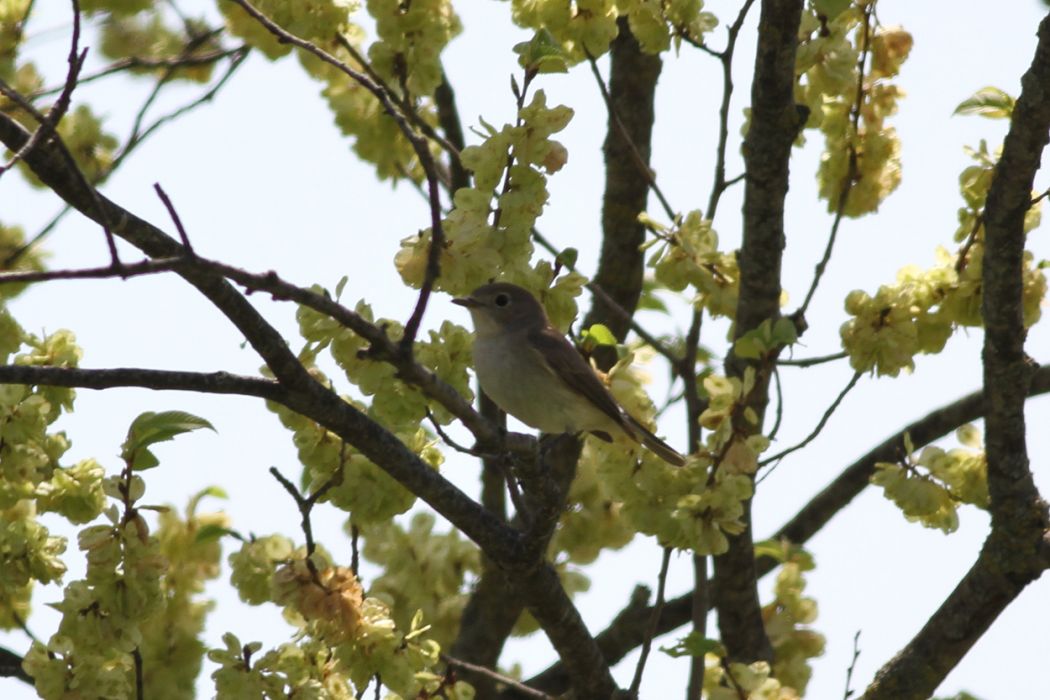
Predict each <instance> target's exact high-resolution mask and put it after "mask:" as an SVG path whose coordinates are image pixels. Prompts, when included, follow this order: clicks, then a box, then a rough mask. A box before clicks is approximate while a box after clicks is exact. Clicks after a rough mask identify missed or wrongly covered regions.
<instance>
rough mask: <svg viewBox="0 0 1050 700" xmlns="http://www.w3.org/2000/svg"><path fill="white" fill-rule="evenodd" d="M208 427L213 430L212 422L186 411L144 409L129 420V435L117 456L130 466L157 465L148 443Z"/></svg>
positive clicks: (145, 466)
mask: <svg viewBox="0 0 1050 700" xmlns="http://www.w3.org/2000/svg"><path fill="white" fill-rule="evenodd" d="M200 428H208V429H209V430H212V431H214V430H215V428H214V426H212V424H211V423H209V422H208V421H206V420H205V419H203V418H200V417H198V416H195V415H193V414H192V413H186V412H185V411H162V412H161V413H154V412H153V411H146V412H145V413H142V414H140V415H139V417H138V418H136V419H135V420H133V421H132V422H131V427H130V428H128V436H127V438H125V440H124V444H123V445H121V448H120V456H121V458H122V459H123V460H124V461H125V462H128V461H130V462H131V468H132V469H149V468H151V467H155V466H157V464H159V462H158V461H157V458H156V456H154V455H153V453H152V452H150V450H149V446H150V445H154V444H156V443H158V442H165V441H167V440H171V439H172V438H174V437H175V436H176V435H181V434H183V433H188V432H190V431H191V430H199V429H200Z"/></svg>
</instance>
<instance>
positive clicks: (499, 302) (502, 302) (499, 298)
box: [496, 294, 510, 306]
mask: <svg viewBox="0 0 1050 700" xmlns="http://www.w3.org/2000/svg"><path fill="white" fill-rule="evenodd" d="M509 302H510V297H508V296H507V295H506V294H497V295H496V306H506V305H507V304H508V303H509Z"/></svg>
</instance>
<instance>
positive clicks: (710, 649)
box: [660, 632, 726, 659]
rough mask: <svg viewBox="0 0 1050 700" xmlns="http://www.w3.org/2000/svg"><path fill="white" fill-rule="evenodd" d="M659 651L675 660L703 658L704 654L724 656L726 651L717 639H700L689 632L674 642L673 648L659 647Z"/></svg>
mask: <svg viewBox="0 0 1050 700" xmlns="http://www.w3.org/2000/svg"><path fill="white" fill-rule="evenodd" d="M660 651H662V652H663V653H665V654H667V655H668V656H672V657H674V658H676V659H677V658H678V657H681V656H699V657H703V656H704V655H705V654H715V655H716V656H725V655H726V649H725V647H724V646H722V642H720V641H718V640H717V639H708V638H707V637H701V636H700V635H698V634H697V633H696V632H690V633H689V634H688V635H686V636H685V637H683V638H681V639H679V640H678V641H677V642H675V644H674V646H671V647H660Z"/></svg>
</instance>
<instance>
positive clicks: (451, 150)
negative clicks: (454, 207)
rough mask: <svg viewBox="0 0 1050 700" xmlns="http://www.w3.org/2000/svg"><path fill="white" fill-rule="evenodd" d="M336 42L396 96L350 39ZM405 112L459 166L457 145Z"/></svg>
mask: <svg viewBox="0 0 1050 700" xmlns="http://www.w3.org/2000/svg"><path fill="white" fill-rule="evenodd" d="M336 41H337V42H339V45H340V46H342V47H343V48H344V49H346V52H347V53H348V54H350V56H351V58H353V59H354V60H355V61H357V62H358V63H359V64H360V65H361V68H362V69H363V70H364V71H365V72H366V73H368V77H370V78H371V79H372V80H374V81H375V82H376V84H377V85H379V86H380V87H381V88H383V89H384V90H386V91H387V93H389V94H390V95H394V94H396V93H395V92H394V91H393V90H392V89H391V88H390V85H389V84H388V83H387V82H386V81H385V80H383V77H382V76H381V75H379V73H377V72H376V71H375V69H374V68H372V65H371V64H370V63H369V62H368V61H366V60H365V57H364V56H362V55H361V52H360V51H358V50H357V47H355V46H354V45H353V44H351V43H350V40H349V39H347V38H346V37H345V36H343V35H342V34H339V35H338V36H336ZM402 107H403V105H402ZM404 112H405V114H406V115H407V116H408V118H409V119H410V120H411V121H412V123H413V124H414V125H415V126H416V128H417V129H419V131H420V132H421V133H422V134H423V135H424V136H426V137H427V138H428V139H430V140H431V141H433V142H434V143H436V144H437V145H439V146H441V150H443V151H445V152H446V153H448V155H449V158H450V159H451V160H453V161H454V162H455V163H457V164H458V163H459V162H460V160H459V148H457V147H456V146H455V144H453V143H452V142H451V141H450V140H449V139H447V138H445V137H444V136H442V135H441V134H439V133H438V132H437V131H435V130H434V127H432V126H431V125H430V124H428V123H427V122H426V121H425V120H424V119H423V118H422V117H421V116H419V113H418V112H417V111H416V110H415V109H404ZM461 167H462V166H461ZM446 184H447V185H448V186H449V189H451V185H450V184H449V183H446Z"/></svg>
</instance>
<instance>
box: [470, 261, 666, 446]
mask: <svg viewBox="0 0 1050 700" xmlns="http://www.w3.org/2000/svg"><path fill="white" fill-rule="evenodd" d="M453 303H456V304H459V305H460V306H464V307H466V308H467V309H468V310H469V311H470V315H471V317H472V318H473V321H474V329H475V338H474V368H475V371H476V372H477V375H478V381H479V382H480V383H481V388H482V389H484V390H485V393H486V394H488V395H489V397H491V398H492V400H493V401H495V402H496V404H497V405H498V406H499V407H500V408H502V409H503V410H504V411H506V412H507V413H509V414H510V415H512V416H514V417H515V418H517V419H518V420H520V421H521V422H522V423H525V424H526V425H528V426H531V427H533V428H537V429H538V430H541V431H543V432H545V433H578V432H582V431H587V432H590V433H593V434H595V435H597V436H599V437H601V438H602V439H604V440H606V441H611V440H612V435H613V434H616V433H623V434H625V435H627V436H628V437H630V438H631V439H632V440H634V441H635V442H638V443H641V444H643V445H645V446H646V447H647V448H648V449H650V450H652V451H653V452H654V453H655V454H656V455H658V456H659V457H660V458H661V459H663V460H664V461H665V462H667V463H669V464H673V465H676V466H682V465H683V464H685V458H684V457H682V455H680V454H679V453H678V452H676V451H675V450H674V449H673V448H672V447H671V446H670V445H668V444H667V443H665V442H664V441H663V440H661V439H660V438H658V437H656V436H655V435H653V434H652V433H651V432H650V431H649V430H648V429H646V428H645V426H643V425H641V424H640V423H639V422H638V421H636V420H635V419H634V418H633V417H631V416H630V415H629V414H627V412H625V411H624V410H623V409H622V408H621V407H620V405H619V404H618V403H617V402H616V399H614V398H613V396H612V394H610V393H609V390H608V389H607V388H606V387H605V384H603V383H602V380H601V379H599V378H598V375H597V374H595V372H594V370H593V369H592V368H591V366H590V365H589V364H588V363H587V361H586V360H584V359H583V357H581V356H580V354H579V353H578V352H577V351H576V348H574V347H573V346H572V344H571V343H570V342H569V341H568V340H566V338H565V336H563V335H562V334H561V333H560V332H558V330H557V329H556V328H554V326H552V325H551V323H550V320H549V319H548V318H547V314H546V313H545V312H544V310H543V306H542V305H540V303H539V302H538V301H537V300H536V298H535V297H533V296H532V294H531V293H529V291H528V290H526V289H523V288H522V287H519V286H517V285H513V284H508V283H506V282H497V283H494V284H486V285H484V286H482V287H478V288H477V289H475V290H474V291H473V292H472V293H471V294H470V296H467V297H463V298H459V299H453Z"/></svg>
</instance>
